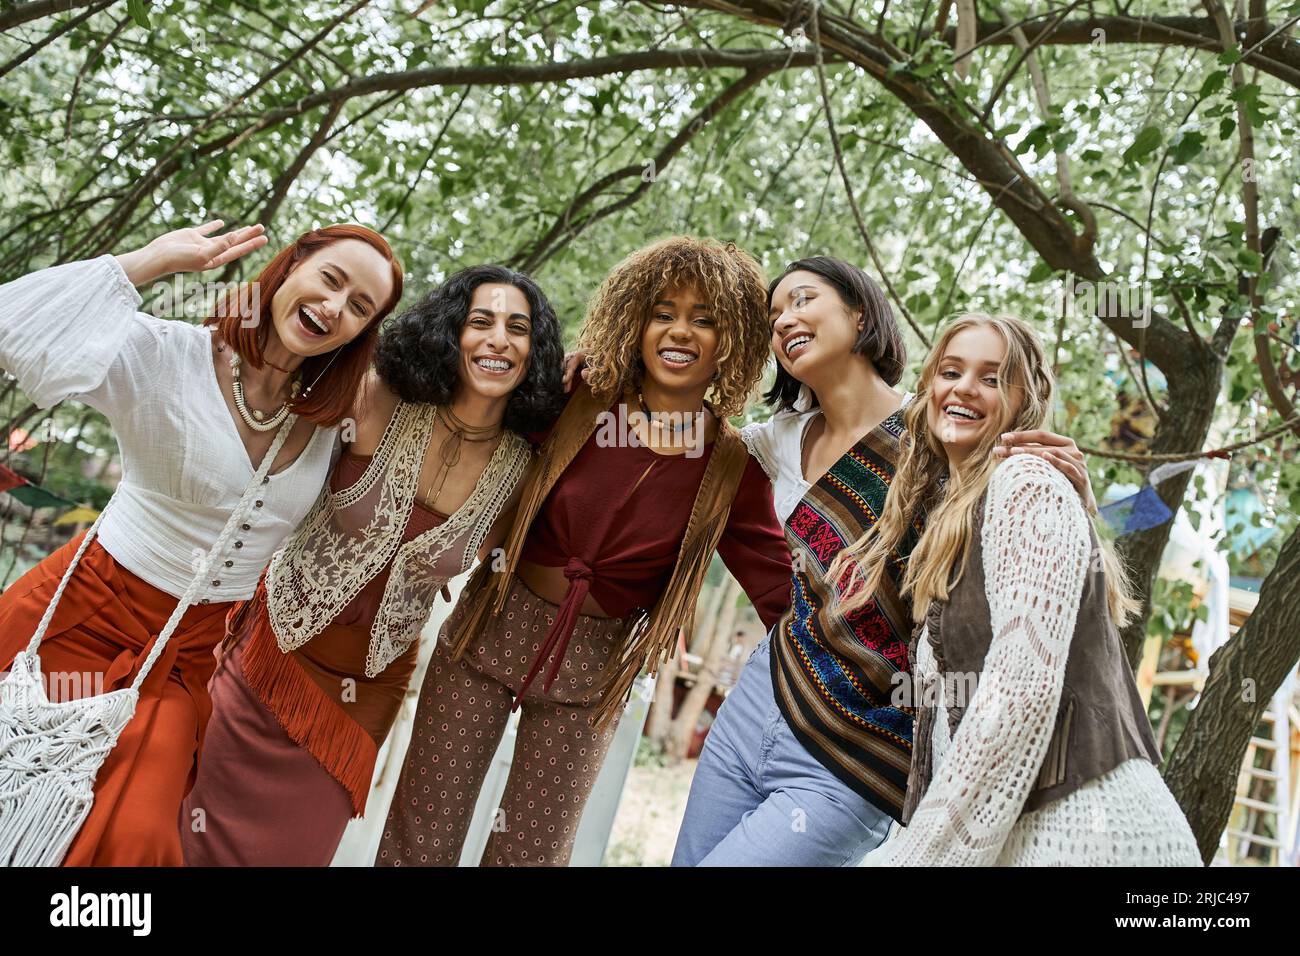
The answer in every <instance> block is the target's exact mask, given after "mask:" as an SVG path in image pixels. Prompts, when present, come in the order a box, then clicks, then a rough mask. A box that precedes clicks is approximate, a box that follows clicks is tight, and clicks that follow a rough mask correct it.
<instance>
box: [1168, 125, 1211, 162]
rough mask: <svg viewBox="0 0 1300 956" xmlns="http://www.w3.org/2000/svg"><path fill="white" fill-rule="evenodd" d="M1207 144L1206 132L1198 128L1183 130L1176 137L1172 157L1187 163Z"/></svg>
mask: <svg viewBox="0 0 1300 956" xmlns="http://www.w3.org/2000/svg"><path fill="white" fill-rule="evenodd" d="M1204 145H1205V134H1204V133H1201V132H1197V131H1196V130H1182V131H1181V132H1180V133H1179V134H1178V135H1177V136H1176V137H1174V143H1173V146H1174V148H1173V152H1172V153H1171V155H1170V158H1171V159H1172V160H1173V161H1174V162H1175V163H1185V162H1187V161H1188V160H1189V159H1191V158H1192V157H1193V156H1195V155H1196V154H1197V153H1199V152H1200V151H1201V148H1202V147H1203V146H1204Z"/></svg>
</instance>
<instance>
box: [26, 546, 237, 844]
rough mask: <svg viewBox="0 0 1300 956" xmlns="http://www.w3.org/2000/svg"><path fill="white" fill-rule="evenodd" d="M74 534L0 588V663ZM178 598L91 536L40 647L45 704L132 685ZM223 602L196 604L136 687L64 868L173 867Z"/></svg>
mask: <svg viewBox="0 0 1300 956" xmlns="http://www.w3.org/2000/svg"><path fill="white" fill-rule="evenodd" d="M80 542H81V536H78V537H76V538H74V539H73V540H72V541H70V542H68V544H66V545H65V546H63V547H62V548H60V549H59V550H58V551H55V552H54V553H53V554H51V555H50V556H49V557H47V558H46V559H45V560H44V561H42V562H41V563H40V564H38V565H37V566H36V567H34V568H32V570H30V571H28V572H27V573H26V574H24V575H23V576H22V577H21V578H19V579H18V580H17V581H16V582H14V584H12V585H11V586H10V587H9V589H8V590H6V591H5V592H4V593H3V594H0V668H7V667H8V666H9V665H10V664H11V663H12V662H13V659H14V655H15V654H17V653H18V652H19V651H21V650H22V649H23V648H25V647H26V646H27V643H28V642H29V641H30V640H31V637H32V634H34V633H35V631H36V625H37V623H39V621H40V619H41V615H42V614H44V613H45V609H46V607H48V605H49V602H50V598H51V597H52V596H53V594H54V591H55V589H56V588H57V587H58V586H59V581H60V580H61V579H62V577H63V573H64V571H66V570H67V567H68V563H69V562H70V561H71V560H72V556H73V554H74V553H75V552H76V549H77V546H78V545H79V544H80ZM176 604H177V600H176V598H174V597H172V596H171V595H170V594H167V593H166V592H164V591H160V590H159V589H158V588H156V587H154V586H153V585H151V584H147V583H146V582H144V581H142V580H141V579H140V578H138V577H136V576H135V575H134V574H132V573H131V572H129V571H127V570H126V569H125V568H122V567H120V566H119V565H118V563H117V562H116V561H114V560H113V558H112V556H111V555H109V553H108V552H107V551H105V550H104V549H103V548H102V547H100V544H99V542H98V541H93V542H91V544H90V547H88V548H87V549H86V553H85V554H84V555H82V558H81V562H80V563H79V564H78V565H77V570H76V573H74V574H73V576H72V580H71V581H69V582H68V587H67V589H66V590H65V591H64V592H63V598H62V600H60V602H59V609H58V611H57V612H56V613H55V615H54V619H53V620H52V621H51V622H50V627H49V629H48V630H47V631H46V634H45V639H44V640H43V641H42V642H41V647H40V652H39V653H40V659H41V671H42V673H43V674H44V677H45V682H46V687H47V692H48V693H49V695H50V697H51V699H55V700H58V699H70V698H76V697H83V696H89V695H91V694H98V693H105V692H107V691H111V690H117V689H118V688H121V687H126V686H129V685H130V683H131V682H132V681H133V680H134V679H135V675H136V672H137V671H138V670H139V667H140V665H141V664H143V663H144V659H145V657H146V656H147V655H148V651H149V648H150V646H151V645H152V643H153V640H154V638H155V637H156V636H157V635H158V633H159V631H161V630H162V627H163V625H164V624H165V623H166V621H167V619H168V618H169V617H170V616H171V613H172V611H174V610H175V609H176ZM230 607H231V605H230V604H229V603H219V604H206V605H196V606H195V607H192V608H190V609H189V610H188V611H187V612H186V613H185V616H184V617H183V618H182V619H181V623H180V626H179V627H178V628H177V629H176V632H175V633H174V634H173V635H172V637H171V640H170V641H168V643H167V647H166V649H165V650H164V651H163V653H162V654H161V655H160V656H159V658H158V661H157V662H156V663H155V664H154V667H153V670H152V671H150V673H149V676H148V677H147V678H146V679H145V682H144V684H143V685H142V686H141V688H140V702H139V704H138V705H137V707H136V711H135V716H134V717H132V718H131V721H130V723H128V724H127V726H126V729H125V730H124V731H123V732H122V736H121V737H120V738H119V739H118V742H117V746H116V747H114V748H113V750H112V752H110V753H109V755H108V758H107V759H106V760H105V761H104V765H103V766H102V767H101V768H100V771H99V774H98V776H97V777H96V779H95V803H94V806H93V807H92V808H91V811H90V816H89V817H88V818H87V819H86V822H85V824H84V825H83V826H82V828H81V831H80V832H79V833H78V834H77V838H76V839H75V840H74V841H73V842H72V846H71V848H70V849H69V850H68V854H67V856H66V857H65V858H64V861H63V862H64V865H65V866H180V865H181V863H182V857H181V841H180V826H179V824H180V808H181V801H182V800H183V799H184V798H185V794H186V793H187V792H188V791H189V789H190V786H191V785H192V784H193V782H194V775H195V773H196V770H197V762H198V754H199V750H200V748H201V746H202V742H203V730H204V727H205V726H206V724H207V720H208V714H209V713H210V711H211V703H210V701H209V698H208V693H207V688H206V685H207V682H208V678H209V677H210V676H211V675H212V671H213V669H214V668H215V666H216V661H215V660H214V659H213V656H212V650H213V648H214V647H215V646H216V645H217V643H218V642H219V641H220V640H221V638H222V636H223V635H224V632H225V617H226V612H227V611H228V610H229V609H230Z"/></svg>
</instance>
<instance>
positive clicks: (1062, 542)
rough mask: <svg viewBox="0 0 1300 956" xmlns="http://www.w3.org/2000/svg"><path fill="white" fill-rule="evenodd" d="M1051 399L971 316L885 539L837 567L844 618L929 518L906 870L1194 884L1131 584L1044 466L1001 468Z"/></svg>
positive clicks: (914, 587) (957, 333)
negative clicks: (1166, 775)
mask: <svg viewBox="0 0 1300 956" xmlns="http://www.w3.org/2000/svg"><path fill="white" fill-rule="evenodd" d="M1053 387H1054V384H1053V381H1052V376H1051V373H1050V371H1049V370H1048V364H1047V360H1046V357H1045V356H1044V354H1043V349H1042V345H1041V343H1040V342H1039V341H1038V338H1037V336H1036V335H1035V334H1034V332H1033V331H1032V330H1031V329H1030V328H1029V327H1028V326H1027V325H1025V324H1024V323H1023V322H1021V321H1019V320H1018V319H1014V318H1009V317H1003V316H988V315H965V316H962V317H959V318H958V319H956V320H955V321H954V322H952V323H951V324H950V325H949V326H948V328H947V329H946V330H945V331H944V333H943V335H942V337H941V338H940V339H939V342H938V344H937V345H936V346H935V348H934V350H933V351H932V352H931V354H930V357H929V359H927V361H926V363H925V367H924V368H923V369H922V372H921V379H920V382H919V383H918V385H917V399H916V401H915V402H913V403H912V404H911V405H909V406H908V408H907V410H906V412H905V420H906V426H907V438H906V439H905V442H904V445H905V447H904V452H903V457H902V460H901V462H900V464H899V467H898V471H897V473H896V475H895V479H894V482H893V484H892V486H891V487H890V490H889V495H888V497H887V499H886V503H885V510H884V514H883V515H882V517H881V520H880V521H879V522H878V523H877V525H876V526H875V527H874V528H873V529H871V531H869V532H868V533H866V534H864V535H863V536H862V537H861V538H859V539H858V541H857V542H855V543H854V544H853V546H852V547H851V548H848V549H846V550H845V551H844V552H842V553H841V554H840V556H839V557H838V558H837V560H836V561H835V562H834V563H833V564H832V565H831V568H830V570H829V572H828V577H829V579H830V580H831V581H842V580H844V579H843V578H842V577H841V576H842V575H846V574H847V575H848V579H847V581H848V587H847V588H842V589H841V590H840V594H841V595H842V597H841V599H840V605H841V606H842V608H843V609H844V611H845V613H850V612H852V611H853V610H854V609H855V608H857V607H861V606H862V605H864V604H865V603H866V602H867V601H868V600H869V599H870V596H871V595H872V594H873V593H874V591H875V589H876V587H877V586H878V584H879V583H880V581H881V580H882V577H883V576H884V575H885V574H886V573H887V567H886V565H887V562H888V560H889V555H890V554H891V552H892V551H893V550H894V548H895V547H896V545H897V543H898V542H899V541H900V540H902V539H903V538H904V537H905V536H906V535H908V533H909V531H910V529H911V528H912V519H913V517H914V516H915V515H916V514H917V513H918V511H919V510H920V509H924V510H925V511H926V513H927V521H926V526H925V532H924V533H923V534H922V535H921V538H920V540H919V541H918V542H917V543H916V546H915V547H914V548H913V550H912V552H911V556H910V559H909V561H908V564H907V569H906V571H905V572H904V574H903V592H904V593H905V594H908V595H910V596H911V598H912V607H913V615H914V618H915V620H916V622H917V623H918V624H920V623H922V622H923V623H924V627H923V628H922V629H921V632H920V634H919V636H918V637H917V638H916V639H915V641H914V643H913V647H912V655H913V658H914V661H913V668H912V674H913V681H912V683H911V685H910V686H901V687H900V688H899V691H900V692H901V693H904V694H910V695H911V696H912V697H913V700H912V703H913V704H914V706H915V707H916V712H917V719H916V727H915V731H914V738H913V739H914V747H913V752H912V767H911V773H910V776H909V781H908V793H907V798H906V801H905V803H904V807H903V822H904V823H905V824H906V825H907V828H906V830H905V831H904V832H903V833H902V834H901V836H900V837H899V838H897V839H895V840H894V841H892V842H889V843H887V844H885V845H884V846H882V847H881V848H880V849H879V850H877V851H875V852H874V853H873V854H872V855H871V856H870V857H868V862H870V863H872V864H897V865H958V866H984V865H993V864H1001V865H1027V866H1041V865H1072V866H1194V865H1198V864H1199V862H1200V859H1199V856H1198V854H1197V850H1196V843H1195V840H1194V839H1193V837H1192V833H1191V829H1190V828H1189V827H1188V825H1187V820H1186V818H1185V817H1184V816H1183V813H1182V811H1181V810H1180V809H1179V807H1178V804H1177V803H1176V802H1175V801H1174V799H1173V796H1172V795H1171V794H1170V792H1169V790H1168V788H1167V787H1166V786H1165V785H1164V782H1163V780H1162V779H1161V777H1160V774H1159V771H1158V770H1157V769H1156V764H1157V763H1158V762H1159V760H1160V754H1159V751H1158V749H1157V746H1156V742H1155V739H1154V737H1153V735H1152V733H1151V725H1150V723H1149V722H1148V720H1147V716H1146V712H1145V709H1144V708H1143V706H1142V702H1141V699H1140V698H1139V696H1138V693H1137V687H1136V685H1135V684H1134V682H1133V676H1132V674H1131V672H1130V670H1129V667H1128V663H1127V660H1126V658H1125V656H1124V653H1123V649H1122V647H1121V645H1120V641H1119V636H1118V632H1117V628H1118V627H1119V626H1122V625H1123V623H1124V622H1125V621H1126V620H1127V619H1128V617H1129V615H1130V614H1131V613H1132V611H1133V609H1134V607H1135V602H1134V600H1133V599H1132V597H1131V595H1130V594H1129V591H1128V587H1127V582H1126V580H1125V577H1124V573H1123V570H1122V568H1121V567H1120V565H1119V563H1118V561H1116V560H1115V558H1114V556H1113V554H1112V552H1111V551H1110V550H1109V548H1108V547H1107V546H1106V545H1105V544H1103V543H1101V542H1099V540H1098V538H1097V535H1096V533H1095V531H1094V530H1093V528H1092V525H1091V523H1090V522H1089V520H1088V517H1087V515H1086V514H1085V512H1084V509H1083V506H1082V505H1081V503H1080V500H1079V497H1078V495H1077V494H1076V493H1075V491H1074V489H1073V488H1072V487H1071V485H1070V483H1069V481H1067V480H1066V479H1065V478H1064V477H1063V476H1062V475H1061V474H1060V473H1059V472H1058V471H1057V470H1056V469H1054V468H1053V467H1051V465H1049V464H1048V463H1047V462H1045V461H1043V460H1042V459H1041V458H1039V457H1036V456H1033V455H1013V456H1011V457H1009V458H1007V459H1005V460H1004V459H1001V458H998V457H995V456H994V453H993V449H994V447H995V446H996V445H997V444H998V443H999V441H1000V439H1001V436H1002V435H1003V434H1004V433H1006V432H1009V431H1013V430H1014V431H1024V430H1028V429H1037V428H1041V427H1042V425H1043V423H1044V422H1045V420H1046V418H1047V416H1048V412H1049V411H1050V409H1051V402H1052V392H1053Z"/></svg>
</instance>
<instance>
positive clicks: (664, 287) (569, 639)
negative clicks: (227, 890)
mask: <svg viewBox="0 0 1300 956" xmlns="http://www.w3.org/2000/svg"><path fill="white" fill-rule="evenodd" d="M765 303H766V296H765V290H764V284H763V276H762V273H761V272H760V270H759V268H758V265H757V263H755V262H754V260H753V259H752V258H750V257H749V256H748V255H747V254H746V253H744V252H742V251H740V250H739V249H737V248H736V247H735V246H734V245H730V244H728V245H723V244H720V243H717V242H714V241H711V240H698V239H692V238H688V237H674V238H670V239H665V240H662V241H660V242H657V243H654V244H652V245H650V246H647V247H646V248H644V249H641V250H639V251H637V252H634V253H633V254H632V255H631V256H629V257H628V258H627V259H625V260H624V261H623V262H622V263H620V264H619V265H618V266H616V267H615V269H614V271H613V272H612V273H611V274H610V275H609V277H608V278H607V279H606V280H605V282H604V283H603V284H602V285H601V287H600V289H599V290H598V291H597V292H596V294H595V296H594V297H593V299H592V300H591V303H590V304H589V306H588V311H587V317H586V321H585V323H584V326H583V329H582V332H581V335H580V337H579V343H578V345H579V349H580V350H581V351H582V352H583V353H584V355H585V360H586V362H587V374H586V382H585V383H581V384H579V385H578V387H577V388H576V389H575V390H574V392H573V394H572V396H571V397H570V400H569V403H568V405H567V406H566V408H565V411H564V412H563V414H562V415H561V416H560V419H559V421H558V422H557V423H556V425H555V427H554V429H553V430H552V431H551V433H550V435H549V436H548V437H547V439H546V441H545V444H544V445H543V446H542V448H541V452H540V455H539V461H538V464H537V466H536V467H535V470H534V471H533V473H532V474H531V475H530V477H529V479H528V480H527V482H526V484H525V487H524V491H523V496H522V499H521V501H520V505H519V508H518V510H517V511H516V512H515V517H514V523H513V525H512V527H511V530H510V534H509V536H508V537H507V543H506V546H505V549H504V551H503V552H502V553H501V554H500V555H498V556H497V557H496V558H495V559H494V560H492V561H486V562H484V564H483V565H482V566H480V568H479V570H478V571H477V572H476V574H475V576H474V577H473V578H471V580H470V582H469V584H468V585H467V587H466V590H465V592H464V594H463V595H462V597H461V600H460V602H459V604H458V605H457V607H456V610H455V611H454V612H453V614H452V616H451V619H450V620H449V621H448V622H447V625H446V627H445V630H444V632H443V637H442V639H441V640H440V641H439V643H438V645H437V647H436V648H435V650H434V653H433V659H432V662H431V663H430V665H429V670H428V674H427V676H426V677H425V680H424V685H423V688H422V690H421V694H420V703H419V709H418V711H417V713H416V718H415V727H414V732H413V735H412V739H411V743H410V747H409V749H408V751H407V754H406V760H405V763H404V765H403V767H402V771H401V774H400V776H399V780H398V786H397V792H396V795H395V797H394V798H393V804H392V807H391V809H390V810H389V814H388V820H387V822H386V824H385V827H384V834H383V838H382V841H381V843H380V849H379V853H378V857H377V859H376V863H377V864H379V865H415V866H419V865H428V866H434V865H443V866H455V865H456V864H457V863H458V861H459V858H460V855H461V849H462V847H463V844H464V841H465V836H466V831H467V829H468V827H469V823H470V819H471V817H472V815H473V810H474V805H475V802H476V800H477V799H478V794H479V789H480V787H481V786H482V783H483V778H484V775H485V774H486V772H487V769H488V767H489V765H490V763H491V760H492V757H493V754H494V753H495V751H496V749H497V745H498V742H499V741H500V739H501V737H502V734H503V733H504V731H505V729H506V724H507V721H508V719H509V716H510V712H511V709H512V707H522V713H521V716H520V722H519V727H518V732H517V743H516V752H515V756H514V761H513V764H512V766H511V770H510V777H509V781H508V783H507V785H506V790H505V795H504V797H503V799H502V804H501V808H500V809H499V810H498V813H497V819H496V821H495V823H494V825H493V827H492V829H493V833H492V837H491V839H490V841H489V843H488V846H487V849H486V852H485V855H484V860H483V862H484V863H485V864H487V865H494V866H499V865H564V864H565V863H567V862H568V859H569V856H570V854H571V852H572V849H573V842H574V838H575V836H576V834H577V829H578V822H579V819H580V817H581V815H582V809H583V806H584V805H585V803H586V800H587V797H588V796H589V794H590V792H591V788H592V786H593V784H594V783H595V781H596V776H597V774H598V773H599V771H600V768H601V764H602V763H603V761H604V759H605V754H606V751H607V748H608V744H609V741H610V738H611V736H612V733H613V727H614V725H615V723H616V722H617V718H618V716H619V715H620V714H621V713H622V712H623V704H624V701H625V699H626V697H627V695H628V692H629V690H630V688H631V686H632V682H633V681H634V680H635V679H636V676H637V675H638V674H639V673H640V672H641V670H642V669H643V668H644V667H645V666H647V665H649V666H650V667H651V668H652V669H653V668H655V667H656V666H657V664H658V663H659V662H660V661H661V660H662V659H663V658H664V656H665V655H667V654H669V653H671V652H672V650H673V649H674V648H675V647H676V645H677V642H678V634H679V632H681V631H682V630H683V629H684V630H686V631H689V630H690V628H691V617H692V613H693V610H694V607H695V601H696V597H697V595H698V593H699V589H700V585H701V584H702V582H703V580H704V574H705V572H706V571H707V569H708V566H709V563H710V561H711V560H712V558H713V554H714V551H715V549H716V550H717V552H718V553H719V554H720V555H721V556H722V558H723V560H724V561H725V562H726V564H727V566H728V568H730V570H731V572H732V573H733V574H734V575H735V576H736V578H737V580H739V581H740V583H741V585H742V586H743V587H744V588H745V591H746V592H747V593H748V595H749V597H750V599H751V600H752V601H753V603H754V606H755V608H756V609H757V610H758V613H759V616H760V617H761V618H762V619H763V621H764V623H765V624H766V625H768V626H771V625H772V624H773V623H774V622H775V621H776V620H777V619H778V618H779V617H780V615H781V613H782V612H783V611H784V610H785V608H786V605H787V603H788V599H789V593H790V559H789V551H788V549H787V547H786V544H785V541H784V539H783V537H782V534H781V526H780V524H779V523H778V522H777V520H776V514H775V511H774V509H773V504H772V490H771V486H770V484H769V483H768V481H767V478H766V477H765V475H764V473H763V471H762V469H761V468H760V467H759V465H758V463H757V462H755V461H754V460H753V459H752V458H750V456H749V454H748V452H747V450H746V448H745V445H744V443H743V442H742V441H741V439H740V437H739V435H738V434H737V432H736V430H735V429H734V428H733V427H732V426H731V425H730V424H728V423H727V418H728V416H731V415H735V414H737V413H739V412H740V411H741V409H742V408H743V407H744V404H745V401H746V398H747V396H748V395H749V393H750V391H751V390H752V389H753V388H754V386H755V385H756V384H757V383H758V380H759V377H760V376H761V374H762V371H763V366H764V362H765V361H766V358H767V335H768V332H767V324H766V321H765Z"/></svg>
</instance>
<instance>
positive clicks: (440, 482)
mask: <svg viewBox="0 0 1300 956" xmlns="http://www.w3.org/2000/svg"><path fill="white" fill-rule="evenodd" d="M433 413H434V415H435V416H436V418H437V419H438V421H440V422H442V427H443V428H445V429H447V432H448V435H447V437H446V438H444V439H443V440H442V444H441V445H439V446H438V465H439V467H438V471H437V473H435V474H434V476H433V481H431V482H429V487H428V488H427V489H425V492H424V494H423V495H422V496H421V500H423V501H424V502H425V505H426V506H427V507H428V508H429V510H430V511H437V510H438V509H437V505H438V499H439V498H440V497H442V489H443V486H444V485H446V484H447V478H448V477H449V476H450V475H451V470H452V469H453V468H455V467H456V466H457V465H458V464H460V451H461V446H462V445H463V444H464V443H465V442H467V441H468V442H485V441H492V440H493V439H494V438H500V437H501V433H502V431H503V430H504V429H503V428H502V425H501V423H500V422H497V423H496V424H495V425H470V424H468V423H467V422H463V421H461V420H460V418H458V417H457V415H456V413H455V412H453V411H452V410H451V409H450V408H443V407H442V406H438V407H436V408H435V409H434V411H433ZM448 419H450V421H448ZM434 485H437V486H438V487H437V490H434V487H433V486H434ZM430 494H432V495H433V497H432V498H430V497H429V495H430Z"/></svg>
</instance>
